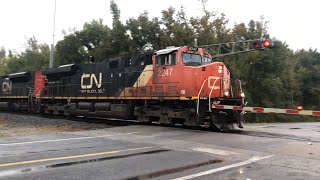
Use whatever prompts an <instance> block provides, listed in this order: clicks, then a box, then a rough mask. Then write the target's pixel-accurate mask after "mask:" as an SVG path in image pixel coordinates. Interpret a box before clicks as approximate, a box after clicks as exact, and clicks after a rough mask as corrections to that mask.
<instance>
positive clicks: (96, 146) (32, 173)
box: [0, 123, 320, 180]
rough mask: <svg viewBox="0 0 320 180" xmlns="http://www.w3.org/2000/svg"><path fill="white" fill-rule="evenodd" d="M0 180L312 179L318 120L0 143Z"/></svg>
mask: <svg viewBox="0 0 320 180" xmlns="http://www.w3.org/2000/svg"><path fill="white" fill-rule="evenodd" d="M0 179H24V180H25V179H45V180H51V179H59V180H61V179H85V180H87V179H121V180H142V179H175V180H185V179H218V180H238V179H243V180H254V179H270V180H275V179H281V180H282V179H297V180H298V179H301V180H306V179H320V123H298V124H297V123H295V124H267V125H258V126H247V127H245V129H244V130H243V131H236V132H233V133H218V132H210V131H202V130H192V129H183V128H175V127H161V126H146V125H141V126H140V125H130V126H119V127H116V126H115V127H112V128H106V129H99V130H89V131H79V132H64V133H58V134H52V133H51V134H42V135H32V136H20V137H6V138H1V139H0Z"/></svg>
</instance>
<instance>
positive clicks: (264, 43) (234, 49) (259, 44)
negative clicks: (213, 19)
mask: <svg viewBox="0 0 320 180" xmlns="http://www.w3.org/2000/svg"><path fill="white" fill-rule="evenodd" d="M199 47H200V48H205V49H206V51H208V52H210V54H211V57H212V58H220V57H223V56H229V55H234V54H239V53H245V52H251V51H257V50H264V49H265V48H269V49H271V48H274V47H275V43H274V42H273V41H272V40H271V39H267V38H262V39H255V40H241V41H236V42H226V43H219V44H208V45H202V46H199Z"/></svg>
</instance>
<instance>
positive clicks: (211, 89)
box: [209, 77, 220, 112]
mask: <svg viewBox="0 0 320 180" xmlns="http://www.w3.org/2000/svg"><path fill="white" fill-rule="evenodd" d="M218 79H220V78H219V77H216V78H215V81H214V83H213V86H212V87H211V88H210V93H209V111H210V112H211V106H210V104H211V94H212V91H213V89H214V85H216V82H217V80H218Z"/></svg>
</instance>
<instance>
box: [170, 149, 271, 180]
mask: <svg viewBox="0 0 320 180" xmlns="http://www.w3.org/2000/svg"><path fill="white" fill-rule="evenodd" d="M273 156H274V155H270V156H264V157H253V158H251V159H249V160H247V161H242V162H239V163H235V164H231V165H228V166H223V167H220V168H216V169H211V170H208V171H204V172H200V173H196V174H191V175H188V176H183V177H180V178H176V179H172V180H187V179H193V178H197V177H200V176H205V175H208V174H212V173H216V172H220V171H224V170H227V169H231V168H235V167H240V166H244V165H247V164H251V163H254V162H257V161H260V160H262V159H268V158H271V157H273Z"/></svg>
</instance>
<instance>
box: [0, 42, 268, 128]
mask: <svg viewBox="0 0 320 180" xmlns="http://www.w3.org/2000/svg"><path fill="white" fill-rule="evenodd" d="M261 42H262V41H261ZM261 42H260V41H259V42H258V43H259V45H262V44H261ZM268 42H270V41H268ZM256 47H257V46H256ZM212 57H213V56H211V55H210V54H209V53H208V51H207V50H206V48H201V47H191V46H183V47H167V48H166V49H162V50H158V51H156V52H154V53H144V54H136V55H130V56H124V57H117V58H110V59H107V60H104V61H103V62H99V63H87V64H67V65H62V66H59V67H55V68H50V69H46V70H43V71H36V72H19V73H14V74H9V75H7V76H2V77H1V84H2V85H1V91H0V109H1V110H10V111H24V112H30V113H46V114H55V115H65V116H84V117H97V118H111V117H112V118H119V119H136V120H138V121H141V122H156V123H160V124H182V125H185V126H203V127H211V128H216V129H219V130H229V129H233V128H235V127H239V128H242V127H243V125H242V118H241V115H242V110H233V109H215V108H213V107H214V106H213V105H216V104H222V105H231V106H242V107H243V106H244V97H245V94H244V92H243V91H242V87H241V81H240V80H236V81H235V82H231V78H230V72H229V71H228V69H227V67H226V66H225V65H224V63H222V62H216V61H213V59H212ZM232 86H233V87H232Z"/></svg>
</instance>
